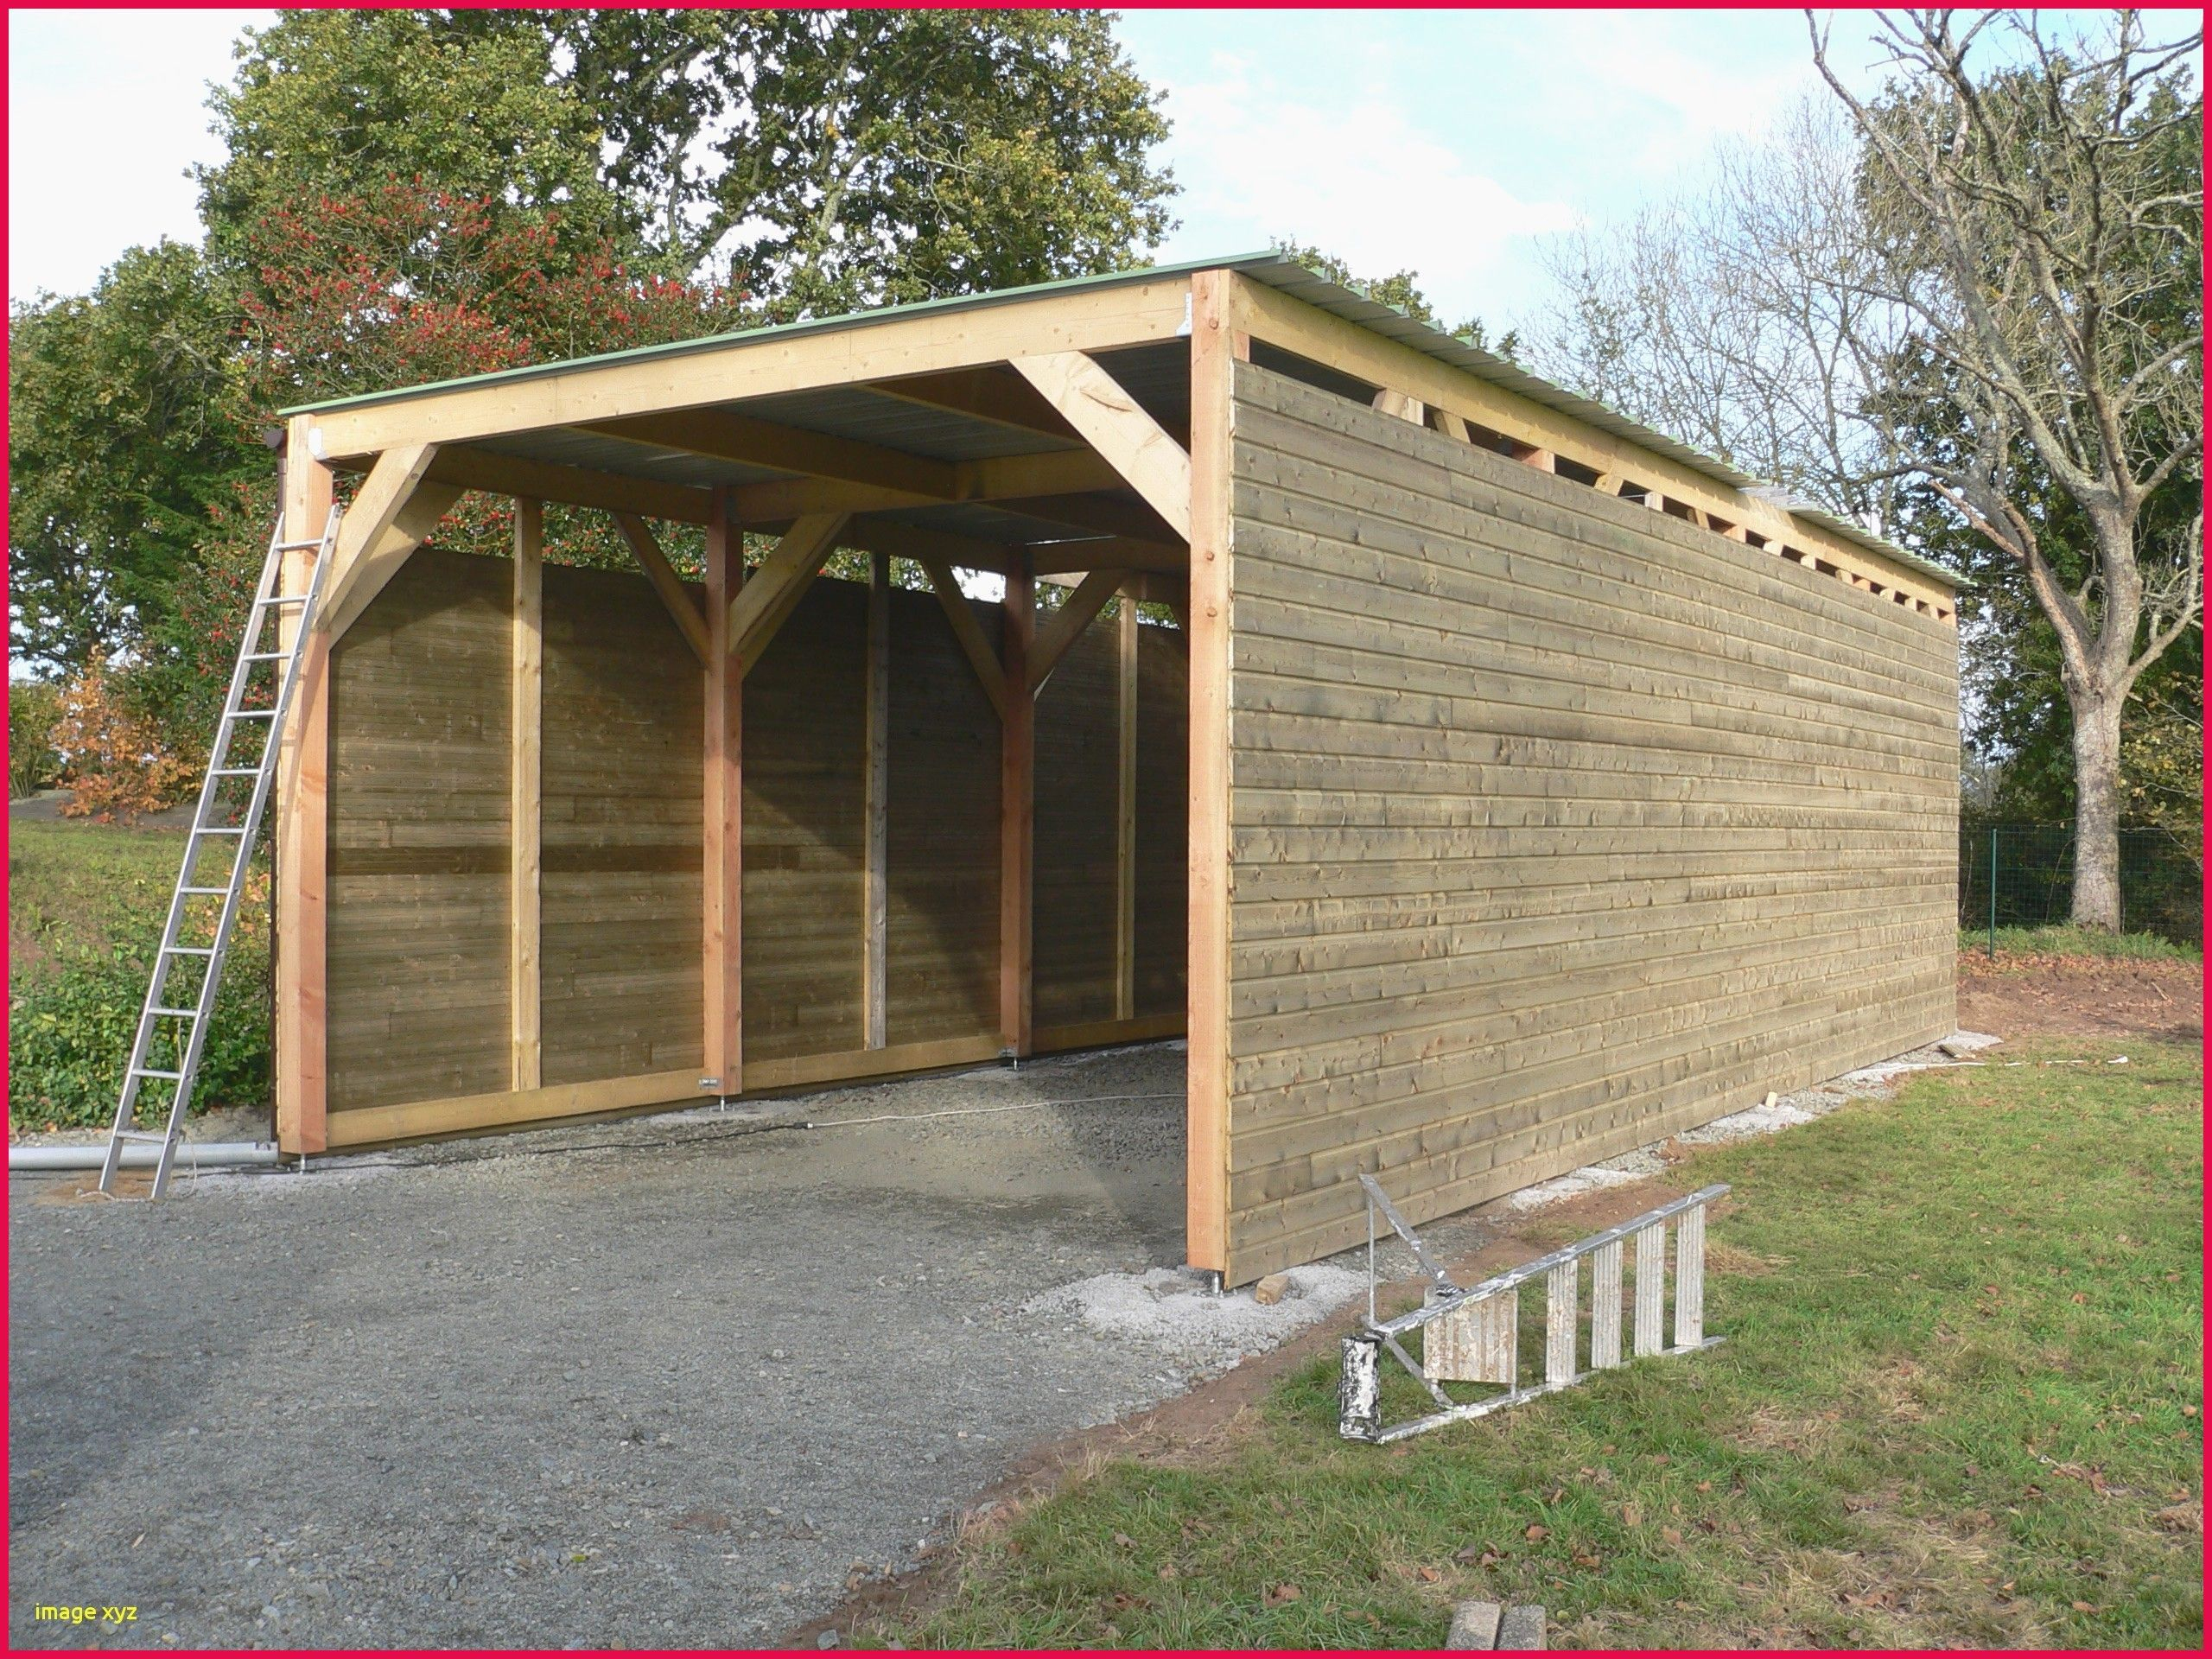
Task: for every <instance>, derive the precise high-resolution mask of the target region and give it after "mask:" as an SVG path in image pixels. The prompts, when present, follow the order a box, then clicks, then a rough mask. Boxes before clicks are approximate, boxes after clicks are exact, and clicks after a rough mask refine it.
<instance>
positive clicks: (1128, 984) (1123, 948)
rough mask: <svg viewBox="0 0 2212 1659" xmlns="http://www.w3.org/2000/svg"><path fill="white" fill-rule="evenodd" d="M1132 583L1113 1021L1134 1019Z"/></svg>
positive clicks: (1123, 688) (1124, 676) (1125, 628)
mask: <svg viewBox="0 0 2212 1659" xmlns="http://www.w3.org/2000/svg"><path fill="white" fill-rule="evenodd" d="M1136 588H1137V584H1136V583H1135V582H1130V583H1129V584H1128V586H1126V587H1125V588H1122V614H1121V616H1120V618H1119V619H1118V620H1119V621H1120V624H1121V626H1120V630H1119V634H1118V640H1117V643H1118V644H1119V645H1120V647H1121V649H1120V652H1119V653H1118V654H1119V658H1120V670H1121V671H1120V673H1119V674H1118V675H1117V676H1116V688H1117V690H1119V691H1120V693H1121V716H1122V718H1121V741H1120V744H1119V745H1118V752H1119V754H1120V758H1121V772H1120V782H1119V785H1118V786H1117V788H1116V806H1117V810H1116V814H1115V829H1114V1017H1115V1018H1116V1020H1134V1019H1135V1018H1136V1014H1137V596H1136Z"/></svg>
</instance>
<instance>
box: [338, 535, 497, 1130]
mask: <svg viewBox="0 0 2212 1659" xmlns="http://www.w3.org/2000/svg"><path fill="white" fill-rule="evenodd" d="M511 583H512V566H510V565H508V564H506V563H503V562H501V561H499V560H495V559H475V558H467V557H464V556H461V555H459V554H453V553H442V552H436V551H432V550H423V551H422V552H419V553H417V554H416V556H414V557H413V558H411V559H410V560H409V561H408V562H407V563H406V564H405V565H404V566H403V567H402V568H401V569H400V571H399V574H398V575H396V576H394V577H393V578H392V579H391V582H390V584H389V585H387V586H386V587H385V590H384V591H383V592H382V593H381V594H378V595H377V599H376V602H375V603H374V604H373V605H372V606H370V607H369V608H368V611H367V612H366V613H365V614H364V615H363V616H362V617H361V619H360V620H359V621H358V622H356V623H355V624H354V625H353V627H351V628H350V629H348V630H347V631H346V635H345V637H344V638H343V639H340V641H339V642H338V645H337V648H336V649H335V650H334V652H332V653H331V683H330V795H329V800H330V806H329V816H328V825H329V829H328V835H329V849H330V850H329V856H330V863H329V883H330V886H329V932H328V944H327V951H328V968H327V975H328V979H327V987H328V988H327V999H328V1010H329V1014H328V1033H329V1036H328V1044H329V1046H328V1050H327V1061H326V1064H327V1065H328V1067H329V1078H330V1082H329V1110H330V1113H331V1116H333V1117H334V1118H335V1117H337V1116H340V1114H342V1113H344V1112H346V1111H348V1110H351V1109H355V1108H358V1107H365V1106H381V1105H385V1104H387V1103H392V1102H397V1101H405V1100H434V1099H439V1098H442V1097H445V1096H453V1095H474V1094H480V1093H482V1092H484V1091H486V1090H493V1089H505V1088H506V1087H507V1085H508V1082H509V1073H508V1058H507V1055H508V1050H507V812H508V799H507V767H508V754H509V747H510V746H509V741H508V721H509V718H510V715H511V710H510V708H509V703H508V674H509V667H508V664H509V658H510V652H511V650H512V645H511V643H510V625H509V621H508V618H509V614H510V606H511V600H510V596H509V595H510V589H511Z"/></svg>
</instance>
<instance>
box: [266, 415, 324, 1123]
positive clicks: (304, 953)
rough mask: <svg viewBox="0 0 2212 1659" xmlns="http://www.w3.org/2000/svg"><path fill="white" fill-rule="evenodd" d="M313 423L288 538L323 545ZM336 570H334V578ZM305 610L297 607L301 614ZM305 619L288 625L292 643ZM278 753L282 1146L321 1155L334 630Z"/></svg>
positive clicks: (290, 438)
mask: <svg viewBox="0 0 2212 1659" xmlns="http://www.w3.org/2000/svg"><path fill="white" fill-rule="evenodd" d="M309 424H310V423H309V422H308V420H307V419H306V418H305V417H302V418H299V419H296V420H294V421H293V422H292V423H291V429H290V430H289V433H288V435H287V436H286V440H285V446H284V539H285V540H286V541H288V542H316V541H320V540H321V537H322V532H323V528H324V526H325V525H326V524H327V522H328V520H329V518H330V503H331V474H330V468H329V467H327V466H325V465H324V464H323V463H322V462H321V461H317V460H316V459H315V456H314V455H313V454H310V453H309V452H308V426H309ZM314 562H315V553H314V551H313V550H312V549H302V550H299V551H296V552H291V553H287V554H285V555H284V557H283V590H284V591H285V592H286V593H292V594H296V593H301V592H303V591H305V589H306V588H307V584H308V572H309V571H310V570H311V569H312V568H313V566H314ZM329 574H330V573H329V572H327V571H326V572H325V573H324V575H325V579H326V580H327V579H328V576H329ZM294 614H296V613H294ZM295 627H296V625H295V624H292V623H290V622H285V623H283V641H284V643H285V644H286V645H289V644H290V643H291V639H292V636H293V632H294V630H295ZM285 727H286V730H285V733H284V736H283V748H282V749H281V750H280V752H279V753H278V756H277V837H276V842H277V849H276V861H277V874H276V885H277V1145H278V1146H279V1147H282V1148H283V1150H284V1151H286V1152H288V1153H303V1152H321V1151H322V1150H323V1149H324V1148H325V1147H327V1146H328V1145H329V1140H328V1137H327V1130H326V1128H325V1123H326V1117H327V1105H328V1084H329V1077H328V1074H327V1070H326V1067H327V1053H328V1042H327V1027H326V1014H327V1007H326V1002H325V997H324V980H325V975H326V973H327V967H328V957H327V950H326V947H325V940H326V938H327V931H328V925H329V918H328V912H327V902H328V896H329V895H328V886H327V881H328V868H329V861H330V852H329V841H328V836H329V833H330V830H329V784H330V776H329V766H330V635H329V633H328V632H327V630H325V629H322V628H316V629H314V630H313V631H312V632H310V634H309V636H308V641H307V644H306V645H305V646H304V647H303V648H302V652H301V659H300V677H299V680H298V683H296V686H295V687H294V689H293V692H292V709H291V715H290V718H289V720H287V721H285Z"/></svg>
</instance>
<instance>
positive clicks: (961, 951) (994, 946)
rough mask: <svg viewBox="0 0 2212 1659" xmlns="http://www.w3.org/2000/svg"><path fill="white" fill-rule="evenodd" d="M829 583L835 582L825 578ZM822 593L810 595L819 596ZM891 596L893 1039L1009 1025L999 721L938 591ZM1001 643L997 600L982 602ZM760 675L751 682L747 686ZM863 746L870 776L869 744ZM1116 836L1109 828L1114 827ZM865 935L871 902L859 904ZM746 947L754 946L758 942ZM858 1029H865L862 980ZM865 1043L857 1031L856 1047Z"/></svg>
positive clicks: (888, 1029) (855, 1016) (855, 1018)
mask: <svg viewBox="0 0 2212 1659" xmlns="http://www.w3.org/2000/svg"><path fill="white" fill-rule="evenodd" d="M815 586H816V587H817V588H820V587H821V586H823V584H822V583H820V582H817V583H816V584H815ZM810 597H811V595H810ZM887 599H888V600H889V601H890V605H891V612H890V619H889V621H890V632H891V676H890V678H891V690H890V698H889V702H890V734H891V735H890V747H891V753H890V764H889V772H890V777H889V780H888V788H887V791H886V795H887V802H888V806H887V813H886V816H887V819H888V823H887V836H886V840H887V849H886V852H885V856H884V865H885V869H886V874H887V882H886V886H887V896H888V903H887V906H886V910H887V916H886V921H885V931H886V934H887V944H886V947H885V953H884V954H885V957H886V959H887V962H888V963H889V971H888V973H887V976H886V995H885V998H884V1007H885V1013H884V1036H885V1040H886V1041H887V1043H889V1044H890V1045H891V1046H893V1047H896V1046H899V1044H901V1043H922V1042H931V1041H936V1040H940V1039H946V1038H954V1037H986V1036H988V1037H995V1036H996V1035H997V1033H998V1028H999V1005H998V995H999V979H998V975H999V719H998V715H997V713H996V711H995V710H994V709H992V707H991V700H990V698H989V696H987V695H986V694H985V692H984V690H983V688H982V684H981V683H979V682H978V681H977V680H976V671H975V670H974V669H973V668H971V667H969V664H968V658H966V657H965V656H964V655H963V653H962V652H961V649H960V645H959V642H958V641H957V640H956V639H954V638H953V637H952V625H951V624H950V623H949V622H947V621H946V620H945V617H944V610H943V608H942V607H940V606H939V605H938V601H937V599H936V597H935V596H934V595H933V594H925V593H916V592H913V591H912V590H910V589H907V588H893V589H891V591H890V593H889V594H887ZM974 608H975V610H976V617H977V620H980V621H981V622H982V625H983V628H984V632H985V637H986V638H988V639H989V640H990V641H991V644H992V646H993V648H994V649H995V648H996V647H997V645H998V644H999V630H1000V620H999V613H998V607H996V606H983V605H977V606H976V607H974ZM747 683H748V684H750V682H749V681H748V682H747ZM863 747H865V746H864V745H863V746H860V747H856V748H855V752H854V756H853V766H854V767H855V774H856V775H857V771H858V768H859V766H860V764H861V749H862V748H863ZM1103 830H1104V832H1105V833H1109V834H1110V833H1111V825H1110V823H1109V824H1108V825H1106V826H1103ZM852 914H853V917H854V928H855V934H856V935H857V931H858V929H859V925H860V914H861V912H860V907H859V905H858V902H857V892H856V893H855V906H854V909H853V912H852ZM747 949H748V950H750V949H751V941H750V939H748V940H747ZM851 1004H852V1016H851V1020H852V1029H854V1030H855V1031H856V1032H857V1031H858V1030H859V1028H860V1024H859V1022H860V1018H861V1012H860V982H859V981H858V980H857V979H855V981H854V982H853V990H852V994H851ZM847 1046H849V1047H854V1048H857V1047H859V1046H860V1044H859V1042H858V1040H857V1039H856V1040H855V1041H854V1042H852V1043H850V1044H849V1045H847Z"/></svg>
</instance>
